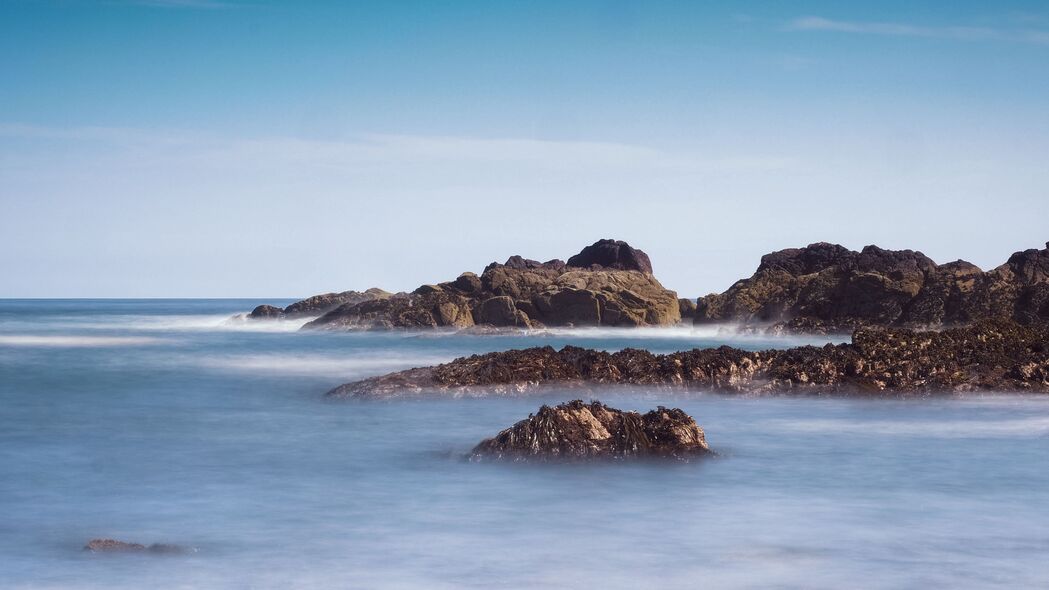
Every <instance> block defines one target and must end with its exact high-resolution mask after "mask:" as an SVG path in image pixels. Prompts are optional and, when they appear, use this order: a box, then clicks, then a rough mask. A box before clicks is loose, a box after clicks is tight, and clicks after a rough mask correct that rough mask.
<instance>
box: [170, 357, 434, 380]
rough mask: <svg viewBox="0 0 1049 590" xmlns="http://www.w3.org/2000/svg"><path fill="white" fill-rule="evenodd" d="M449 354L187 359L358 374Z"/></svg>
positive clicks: (250, 369)
mask: <svg viewBox="0 0 1049 590" xmlns="http://www.w3.org/2000/svg"><path fill="white" fill-rule="evenodd" d="M452 358H453V357H452V356H450V355H445V356H437V355H432V356H425V355H413V356H408V355H403V356H402V355H394V354H383V355H381V356H380V355H375V354H371V353H369V354H364V355H360V354H357V355H355V354H352V353H346V354H341V355H338V356H336V355H332V354H277V353H274V354H247V355H228V356H218V357H207V358H196V357H194V358H192V359H189V362H192V363H194V364H197V365H198V366H204V367H206V368H209V369H217V370H223V371H233V372H245V373H256V374H257V373H265V374H275V375H295V376H299V375H302V376H318V375H320V376H332V377H360V376H370V375H378V374H382V373H389V372H393V371H399V370H402V369H410V368H413V367H426V366H430V365H436V364H440V363H444V362H448V361H450V360H452Z"/></svg>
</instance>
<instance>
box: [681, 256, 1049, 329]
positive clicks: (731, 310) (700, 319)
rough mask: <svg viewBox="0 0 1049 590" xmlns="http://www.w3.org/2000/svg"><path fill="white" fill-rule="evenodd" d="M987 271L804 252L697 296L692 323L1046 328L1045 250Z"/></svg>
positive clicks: (1048, 280) (1048, 268)
mask: <svg viewBox="0 0 1049 590" xmlns="http://www.w3.org/2000/svg"><path fill="white" fill-rule="evenodd" d="M1046 246H1047V247H1046V249H1045V250H1035V249H1031V250H1025V251H1023V252H1017V253H1015V254H1013V255H1012V256H1011V257H1010V258H1009V260H1008V261H1007V262H1006V263H1005V264H1003V265H1001V266H999V267H998V268H995V269H993V270H991V271H988V272H983V271H982V270H980V269H979V268H978V267H977V266H976V265H973V264H971V263H968V262H965V261H963V260H958V261H955V262H949V263H947V264H941V265H937V264H936V263H935V262H933V261H932V260H931V259H929V258H928V257H927V256H925V255H924V254H922V253H921V252H914V251H911V250H884V249H882V248H878V247H877V246H867V247H865V248H864V249H863V250H861V251H860V252H854V251H852V250H849V249H847V248H845V247H843V246H839V245H836V244H827V243H818V244H810V245H809V246H806V247H804V248H791V249H787V250H780V251H778V252H773V253H771V254H766V255H765V256H763V257H762V258H761V264H760V265H759V266H758V269H757V271H755V273H754V274H753V275H752V276H751V277H749V278H747V279H742V280H740V281H737V282H736V283H735V284H733V285H732V286H731V287H729V289H728V290H726V291H725V292H723V293H719V294H712V295H708V296H706V297H702V298H700V300H699V303H698V308H697V310H696V317H695V323H697V324H699V323H712V322H735V323H741V324H745V325H750V326H773V325H774V326H777V327H778V328H781V329H784V330H789V331H810V332H832V331H851V330H852V329H855V328H858V327H863V326H898V327H914V328H932V327H941V326H961V325H965V324H968V323H970V322H974V321H979V320H986V319H1012V320H1015V321H1018V322H1020V323H1024V324H1030V323H1036V322H1044V321H1049V244H1047V245H1046Z"/></svg>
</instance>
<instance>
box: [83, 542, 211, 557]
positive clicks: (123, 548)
mask: <svg viewBox="0 0 1049 590" xmlns="http://www.w3.org/2000/svg"><path fill="white" fill-rule="evenodd" d="M84 551H90V552H92V553H142V552H147V553H166V554H181V553H193V552H194V551H195V550H194V549H191V548H188V547H183V546H181V545H168V544H165V543H153V544H152V545H149V546H146V545H143V544H141V543H128V542H126V541H118V540H116V539H91V540H90V541H88V542H87V545H84Z"/></svg>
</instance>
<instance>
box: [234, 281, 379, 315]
mask: <svg viewBox="0 0 1049 590" xmlns="http://www.w3.org/2000/svg"><path fill="white" fill-rule="evenodd" d="M392 296H393V294H392V293H389V292H387V291H383V290H382V289H378V288H375V287H373V288H371V289H368V290H367V291H343V292H342V293H324V294H322V295H314V296H313V297H307V298H306V299H303V300H302V301H296V302H295V303H292V304H291V305H289V306H288V307H285V308H284V309H281V308H279V307H275V306H273V305H260V306H258V307H256V308H255V309H253V310H252V311H251V313H249V314H248V318H250V319H253V320H258V319H281V318H283V319H298V318H306V317H317V316H321V315H324V314H326V313H328V312H329V311H331V310H333V309H335V308H336V307H339V306H340V305H346V304H350V305H353V304H357V303H362V302H364V301H371V300H373V299H387V298H389V297H392Z"/></svg>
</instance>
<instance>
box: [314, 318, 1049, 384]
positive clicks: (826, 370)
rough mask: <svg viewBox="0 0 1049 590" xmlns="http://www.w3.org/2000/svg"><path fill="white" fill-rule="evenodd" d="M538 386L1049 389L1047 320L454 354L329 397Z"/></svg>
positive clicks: (367, 380) (369, 381)
mask: <svg viewBox="0 0 1049 590" xmlns="http://www.w3.org/2000/svg"><path fill="white" fill-rule="evenodd" d="M545 385H557V386H559V387H572V386H581V385H639V386H658V387H683V388H691V389H701V390H708V391H723V392H798V393H878V392H898V393H910V394H915V393H933V392H949V391H973V390H996V391H1039V392H1049V327H1047V326H1046V325H1038V326H1024V325H1021V324H1018V323H1016V322H1013V321H1011V320H1002V321H997V322H995V321H984V322H978V323H975V324H973V325H970V326H966V327H964V328H955V329H950V330H943V331H916V330H910V329H902V328H891V329H890V328H863V329H859V330H856V331H855V332H854V333H853V337H852V342H851V343H848V344H839V345H832V344H827V345H826V346H823V347H815V346H802V347H798V348H790V349H786V350H765V351H758V352H754V351H744V350H739V349H736V348H731V347H728V346H722V347H719V348H707V349H694V350H690V351H683V352H675V353H671V354H653V353H651V352H648V351H646V350H637V349H630V348H627V349H623V350H621V351H618V352H611V353H610V352H604V351H598V350H588V349H584V348H579V347H575V346H565V347H564V348H562V349H561V350H555V349H554V348H552V347H550V346H544V347H536V348H528V349H524V350H508V351H505V352H493V353H488V354H482V355H473V356H470V357H464V358H460V359H456V360H454V361H452V362H450V363H445V364H443V365H437V366H434V367H424V368H418V369H411V370H408V371H401V372H398V373H392V374H389V375H383V376H380V377H373V378H371V379H365V380H363V381H357V382H353V383H348V384H345V385H342V386H339V387H337V388H335V389H333V390H332V391H330V392H328V395H330V396H337V397H388V396H395V395H404V394H418V393H427V392H443V393H448V394H453V395H490V394H514V393H522V392H525V391H527V390H530V389H534V388H537V387H540V386H545Z"/></svg>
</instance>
